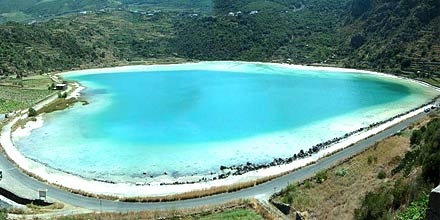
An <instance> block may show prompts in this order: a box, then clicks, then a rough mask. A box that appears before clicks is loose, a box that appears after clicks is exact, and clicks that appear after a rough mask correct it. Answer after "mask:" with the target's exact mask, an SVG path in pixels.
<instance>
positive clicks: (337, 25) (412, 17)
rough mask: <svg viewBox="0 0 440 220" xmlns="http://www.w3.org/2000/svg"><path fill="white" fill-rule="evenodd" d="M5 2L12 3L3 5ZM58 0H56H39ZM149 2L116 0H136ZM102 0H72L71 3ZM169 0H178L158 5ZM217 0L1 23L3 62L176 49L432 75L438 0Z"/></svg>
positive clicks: (185, 55)
mask: <svg viewBox="0 0 440 220" xmlns="http://www.w3.org/2000/svg"><path fill="white" fill-rule="evenodd" d="M5 2H9V3H10V4H12V1H0V5H1V4H5ZM31 2H32V1H26V4H22V5H21V6H23V5H27V6H26V7H28V8H27V9H23V11H25V12H30V11H29V10H31V9H32V10H37V9H38V7H32V6H29V5H30V4H31ZM55 2H56V3H60V1H44V2H39V3H36V4H43V3H44V4H46V3H47V4H49V3H51V4H55ZM100 2H101V3H100ZM154 2H157V1H153V0H145V1H120V2H119V3H120V4H127V5H130V4H132V5H133V4H134V3H136V5H138V6H139V7H141V5H144V4H154ZM188 2H191V1H188ZM207 2H208V1H195V2H193V3H194V4H205V5H209V4H210V3H207ZM16 3H17V4H18V3H19V1H18V2H16ZM34 3H35V2H34ZM111 3H112V4H114V3H116V1H111ZM119 3H118V4H119ZM82 4H84V5H82ZM106 4H109V1H94V2H93V3H90V4H87V3H86V1H78V4H77V5H76V6H78V7H79V6H84V7H88V8H90V7H98V6H99V7H101V6H104V5H106ZM167 4H168V5H173V4H177V3H176V1H173V0H170V1H165V2H161V4H160V5H161V6H164V5H167ZM182 4H184V3H182ZM213 5H214V8H213V14H210V13H206V12H204V13H202V14H198V13H197V14H194V12H189V11H186V12H185V11H172V10H171V11H167V10H166V11H150V12H145V11H135V10H133V9H131V8H121V9H118V10H109V11H93V12H89V13H87V14H74V15H69V16H62V17H58V18H55V19H51V20H49V21H47V22H37V23H35V24H31V25H28V24H23V23H11V22H9V23H6V24H3V25H0V37H1V39H2V41H1V42H0V62H1V64H0V68H2V69H3V71H4V72H5V73H6V74H19V75H27V74H34V73H43V72H48V71H61V70H68V69H71V68H78V67H83V68H85V67H90V66H106V65H107V66H108V65H113V64H116V63H121V62H123V63H124V62H127V61H145V60H150V59H176V58H177V59H184V60H191V59H196V60H248V61H266V62H290V63H296V64H319V65H336V66H344V67H354V68H362V69H372V70H378V71H383V72H391V73H397V74H399V73H401V74H407V75H410V76H413V77H428V78H432V79H430V80H437V78H435V77H436V76H435V74H437V73H438V71H439V69H440V60H439V58H438V57H439V54H440V51H439V50H440V39H439V38H438V37H437V36H440V28H439V25H438V24H439V23H440V16H439V13H440V6H439V3H438V1H436V0H399V1H391V0H389V1H386V0H369V1H365V0H344V1H340V0H310V1H301V0H271V1H269V0H267V1H261V0H257V1H256V0H245V1H238V0H228V1H214V2H213ZM10 7H12V6H10ZM23 7H24V6H23ZM26 7H24V8H26ZM66 7H67V8H69V7H70V6H69V5H67V6H66V5H64V6H63V8H66ZM130 7H131V6H130ZM191 7H195V6H194V5H193V6H191ZM17 8H20V7H18V6H17ZM50 8H54V7H50ZM82 9H84V8H82ZM2 10H5V9H2Z"/></svg>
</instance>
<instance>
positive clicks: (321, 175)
mask: <svg viewBox="0 0 440 220" xmlns="http://www.w3.org/2000/svg"><path fill="white" fill-rule="evenodd" d="M326 180H327V171H320V172H318V173H316V175H315V181H316V183H323V182H324V181H326Z"/></svg>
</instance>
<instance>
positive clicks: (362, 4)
mask: <svg viewBox="0 0 440 220" xmlns="http://www.w3.org/2000/svg"><path fill="white" fill-rule="evenodd" d="M372 3H373V2H372V0H354V1H353V4H352V5H351V15H352V16H353V17H355V18H357V17H359V16H361V15H362V14H364V13H365V12H366V11H368V10H370V8H371V6H372Z"/></svg>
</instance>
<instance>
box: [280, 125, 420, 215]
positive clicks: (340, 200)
mask: <svg viewBox="0 0 440 220" xmlns="http://www.w3.org/2000/svg"><path fill="white" fill-rule="evenodd" d="M427 120H428V119H426V120H425V121H422V122H420V123H419V124H416V125H412V126H411V128H416V127H420V124H426V123H427ZM409 135H410V131H408V130H405V131H403V132H402V133H400V134H399V135H396V136H393V137H389V138H386V139H384V140H383V141H381V142H379V143H377V144H375V145H374V146H373V147H371V148H369V149H367V150H366V151H364V152H363V153H361V154H358V155H356V156H354V157H352V158H350V159H347V160H346V161H344V162H342V163H341V164H339V165H337V166H335V167H333V168H331V169H329V170H327V176H328V179H327V180H326V181H324V182H323V183H321V184H318V183H316V182H315V181H313V180H307V181H306V184H304V183H303V184H301V185H300V186H299V187H297V191H296V192H295V193H293V202H292V207H293V208H294V209H296V210H298V211H307V212H308V213H309V214H310V219H353V214H354V210H355V209H356V208H357V207H359V205H360V202H361V199H362V198H363V197H364V195H365V194H366V193H367V192H368V191H371V190H372V189H375V188H377V187H379V186H380V185H382V184H393V183H394V181H395V180H396V179H397V178H399V176H398V175H396V176H394V177H391V175H390V172H391V170H392V169H393V168H394V167H395V166H396V165H397V163H398V159H397V158H398V157H400V158H401V157H403V156H404V154H405V153H406V152H407V151H408V150H409V148H410V144H409ZM341 170H344V171H346V174H345V175H341ZM380 171H384V172H385V173H386V177H385V178H384V179H379V178H378V173H379V172H380ZM337 172H339V175H337V174H336V173H337ZM285 195H286V194H282V195H280V196H278V197H276V198H275V199H276V200H278V201H282V200H283V197H284V196H285ZM290 217H292V218H294V216H293V215H292V216H290Z"/></svg>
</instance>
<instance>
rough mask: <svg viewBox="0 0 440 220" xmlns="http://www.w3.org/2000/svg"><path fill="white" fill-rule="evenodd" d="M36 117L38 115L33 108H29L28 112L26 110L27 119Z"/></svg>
mask: <svg viewBox="0 0 440 220" xmlns="http://www.w3.org/2000/svg"><path fill="white" fill-rule="evenodd" d="M37 115H38V113H37V111H36V110H35V109H34V108H29V110H28V116H29V117H35V116H37Z"/></svg>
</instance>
